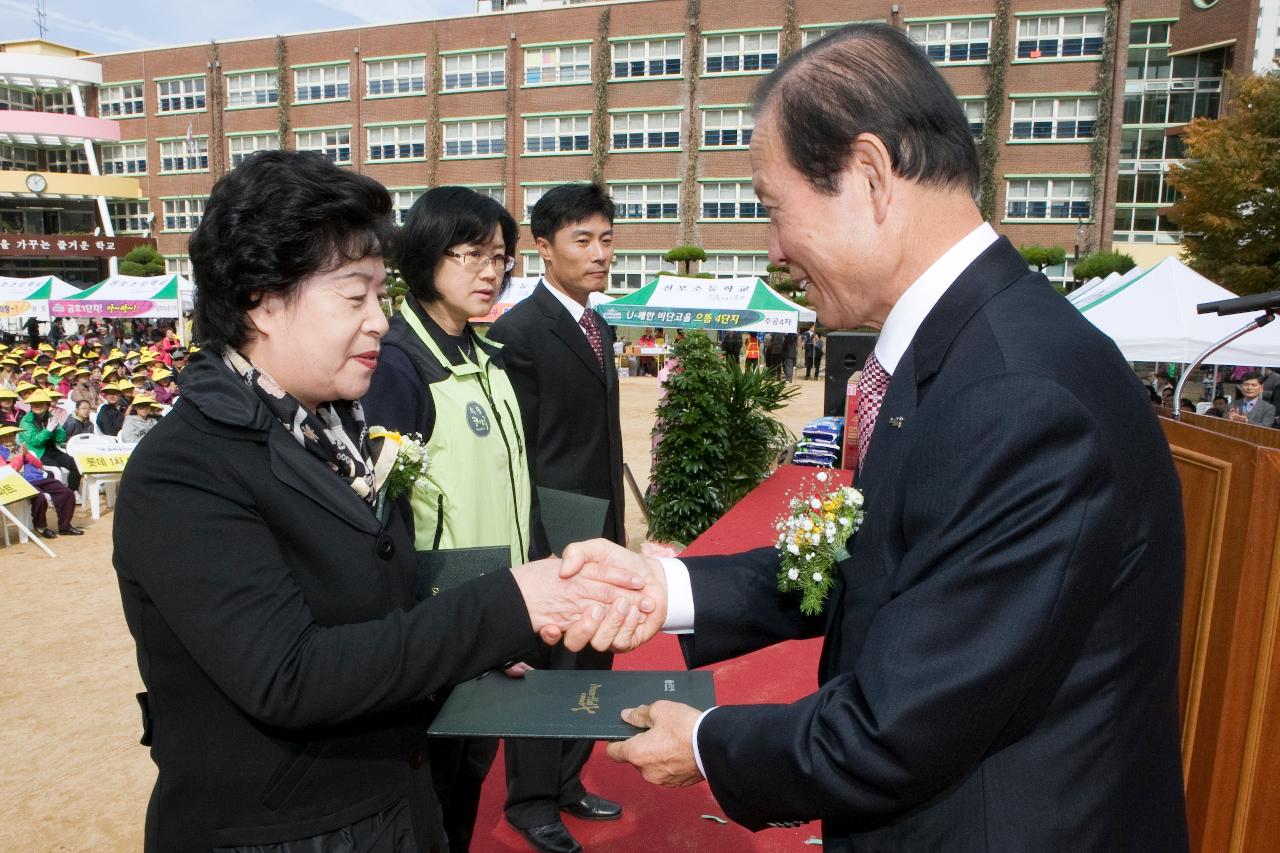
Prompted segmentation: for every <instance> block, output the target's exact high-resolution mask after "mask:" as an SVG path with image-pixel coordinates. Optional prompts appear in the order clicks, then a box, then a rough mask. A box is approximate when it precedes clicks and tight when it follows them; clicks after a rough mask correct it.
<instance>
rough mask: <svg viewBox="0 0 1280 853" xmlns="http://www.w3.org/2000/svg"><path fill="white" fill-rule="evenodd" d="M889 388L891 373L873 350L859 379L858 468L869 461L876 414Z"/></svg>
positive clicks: (878, 412) (860, 468)
mask: <svg viewBox="0 0 1280 853" xmlns="http://www.w3.org/2000/svg"><path fill="white" fill-rule="evenodd" d="M888 390H889V374H888V373H886V372H885V369H884V368H883V367H881V366H880V360H879V359H878V358H876V354H875V353H874V352H873V353H871V355H869V356H867V363H866V364H864V365H863V366H862V377H861V378H860V379H859V380H858V470H859V471H861V470H862V465H863V463H864V462H866V461H867V447H868V446H869V445H870V444H871V432H872V430H874V429H875V428H876V416H877V415H879V414H880V404H881V403H883V402H884V395H885V392H887V391H888Z"/></svg>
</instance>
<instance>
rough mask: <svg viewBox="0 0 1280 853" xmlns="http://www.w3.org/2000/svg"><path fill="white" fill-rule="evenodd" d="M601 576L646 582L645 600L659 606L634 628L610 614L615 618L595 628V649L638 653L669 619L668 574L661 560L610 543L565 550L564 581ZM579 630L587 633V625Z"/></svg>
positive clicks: (575, 545)
mask: <svg viewBox="0 0 1280 853" xmlns="http://www.w3.org/2000/svg"><path fill="white" fill-rule="evenodd" d="M600 572H603V573H605V574H606V575H608V576H611V577H613V576H617V577H636V578H641V579H643V584H644V585H643V592H644V595H645V598H647V599H649V600H651V601H652V602H654V605H655V606H654V609H653V610H652V611H645V612H644V614H643V615H644V618H643V619H640V620H638V621H636V622H634V624H632V623H631V622H630V620H625V619H623V620H619V619H618V618H617V614H610V616H611V617H612V618H610V619H605V620H602V621H601V622H600V623H599V624H597V625H596V626H595V627H594V631H595V633H594V634H593V635H592V637H591V647H592V648H594V649H598V650H600V651H604V650H606V649H610V648H612V649H613V651H615V652H629V651H632V650H634V649H637V648H639V647H640V646H642V645H644V644H645V643H647V642H648V641H649V640H651V639H653V637H654V635H656V634H657V633H658V631H660V630H661V629H662V623H663V622H664V621H665V620H666V618H667V573H666V572H665V571H663V568H662V564H661V563H659V562H658V561H657V560H654V559H650V558H648V557H644V556H642V555H640V554H637V553H635V552H633V551H628V550H627V549H626V548H623V547H621V546H620V545H616V544H614V543H613V542H610V541H608V540H607V539H592V540H591V541H589V542H575V543H573V544H572V545H569V546H568V547H566V548H565V549H564V560H563V561H562V562H561V563H560V576H561V577H565V578H569V577H574V576H575V575H579V574H581V575H585V576H588V577H591V576H594V575H595V574H597V573H600ZM584 621H585V620H584ZM615 629H616V630H615ZM578 630H583V631H585V630H586V625H585V624H584V625H582V626H579V628H578Z"/></svg>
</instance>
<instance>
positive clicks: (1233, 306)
mask: <svg viewBox="0 0 1280 853" xmlns="http://www.w3.org/2000/svg"><path fill="white" fill-rule="evenodd" d="M1277 309H1280V290H1273V291H1271V292H1270V293H1257V294H1254V295H1253V296H1241V297H1238V298H1236V299H1219V300H1218V301H1217V302H1203V303H1201V304H1199V305H1197V306H1196V313H1197V314H1217V315H1218V316H1224V315H1226V314H1243V313H1245V312H1246V311H1275V310H1277Z"/></svg>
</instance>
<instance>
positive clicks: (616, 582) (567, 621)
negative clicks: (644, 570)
mask: <svg viewBox="0 0 1280 853" xmlns="http://www.w3.org/2000/svg"><path fill="white" fill-rule="evenodd" d="M559 566H560V561H559V560H555V559H547V560H538V561H537V562H533V563H525V564H524V565H523V566H516V567H515V568H513V569H512V570H511V574H513V575H514V576H515V579H516V585H517V586H518V587H519V588H520V595H521V596H522V597H523V598H524V605H525V609H526V610H528V612H529V621H530V623H531V624H532V625H533V630H534V631H536V632H537V633H538V634H539V635H540V636H541V637H542V640H543V642H545V643H547V644H548V645H554V644H555V643H558V642H560V641H561V640H563V641H564V644H565V647H566V648H568V649H569V650H570V651H574V652H576V651H581V650H582V649H583V648H584V647H585V646H586V645H587V643H589V642H590V643H592V645H595V644H596V642H597V641H596V640H595V636H596V634H600V635H601V637H602V638H604V637H608V638H612V637H613V636H615V635H616V634H619V633H621V632H623V631H626V630H630V631H632V632H634V629H635V626H636V625H639V624H640V623H641V621H642V620H644V619H646V618H647V614H649V613H652V612H654V610H656V609H657V603H656V602H655V600H654V599H653V598H652V597H650V596H649V595H648V594H646V593H643V592H642V590H644V589H646V583H647V579H646V578H645V577H644V576H642V575H637V574H635V573H632V572H629V571H627V570H626V569H625V568H621V567H615V566H605V565H593V566H587V567H586V568H584V569H583V570H582V571H580V572H575V573H574V574H573V575H572V576H567V577H566V576H562V573H561V572H559V571H558V569H559ZM663 606H664V610H665V595H664V602H663ZM628 626H631V627H630V629H628ZM599 642H600V643H602V644H603V645H601V646H597V648H600V649H601V650H603V649H606V648H608V643H607V642H606V640H605V639H601V640H599Z"/></svg>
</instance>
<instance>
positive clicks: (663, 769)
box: [608, 701, 702, 788]
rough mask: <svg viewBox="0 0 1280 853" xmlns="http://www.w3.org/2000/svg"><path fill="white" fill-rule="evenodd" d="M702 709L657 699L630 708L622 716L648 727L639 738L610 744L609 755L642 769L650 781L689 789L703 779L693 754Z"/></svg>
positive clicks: (636, 724) (666, 786)
mask: <svg viewBox="0 0 1280 853" xmlns="http://www.w3.org/2000/svg"><path fill="white" fill-rule="evenodd" d="M701 714H702V712H701V711H699V710H698V709H697V708H691V707H689V706H688V705H681V704H679V703H676V702H667V701H662V702H654V703H653V704H652V705H641V706H640V707H639V708H628V709H626V710H625V711H623V712H622V719H623V720H624V721H625V722H628V723H630V724H631V725H633V726H642V727H644V728H647V729H648V731H647V732H641V733H640V734H638V735H636V736H635V737H633V738H631V739H629V740H624V741H621V742H617V743H611V744H609V747H608V751H609V757H610V758H612V759H613V760H614V761H623V762H626V763H627V764H630V765H631V766H633V767H635V768H636V769H637V770H639V771H640V775H641V776H643V777H644V780H645V781H646V782H651V783H653V784H654V785H661V786H662V787H664V788H687V787H688V786H690V785H696V784H697V783H699V782H701V781H702V774H701V773H699V772H698V762H697V759H695V758H694V757H693V726H694V723H696V722H697V721H698V717H699V716H701Z"/></svg>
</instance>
